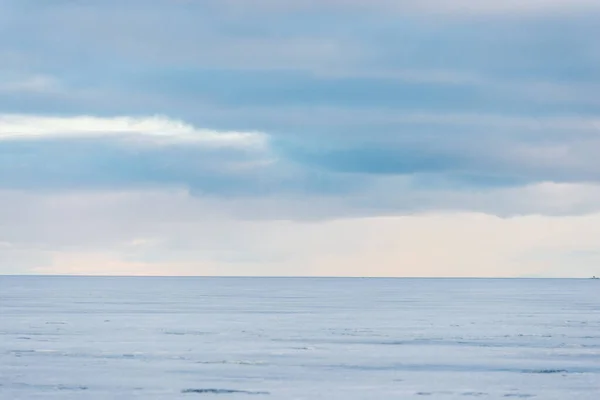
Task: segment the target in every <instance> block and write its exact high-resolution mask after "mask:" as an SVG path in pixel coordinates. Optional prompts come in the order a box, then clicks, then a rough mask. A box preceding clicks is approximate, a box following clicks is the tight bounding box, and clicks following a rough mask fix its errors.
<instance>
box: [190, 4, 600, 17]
mask: <svg viewBox="0 0 600 400" xmlns="http://www.w3.org/2000/svg"><path fill="white" fill-rule="evenodd" d="M194 3H198V2H197V1H195V0H180V4H188V5H190V4H191V5H193V4H194ZM211 3H212V4H214V5H217V4H218V3H224V4H225V5H226V6H227V7H230V8H234V9H242V10H244V11H246V10H252V9H254V10H256V9H257V8H258V9H259V10H270V11H279V12H281V11H287V12H291V11H306V10H311V11H312V10H340V11H346V10H348V9H356V10H363V11H368V10H377V11H386V12H399V13H406V12H419V13H423V12H424V13H436V14H438V13H443V14H448V13H453V14H460V15H461V16H463V17H467V16H469V15H472V14H476V15H481V14H486V15H487V14H492V15H493V14H512V13H520V14H522V13H525V14H529V13H535V14H540V13H542V14H543V13H560V12H568V11H575V12H585V11H589V10H597V9H598V8H600V6H598V3H597V2H595V1H593V0H573V1H569V0H529V1H517V0H507V1H502V2H481V1H478V0H455V1H448V0H423V1H419V2H412V1H408V0H400V1H399V0H373V1H369V2H363V1H361V0H309V1H303V2H296V1H293V0H287V1H278V0H255V1H251V2H248V1H243V0H225V1H219V2H218V3H217V2H216V1H211Z"/></svg>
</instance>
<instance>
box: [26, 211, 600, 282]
mask: <svg viewBox="0 0 600 400" xmlns="http://www.w3.org/2000/svg"><path fill="white" fill-rule="evenodd" d="M224 229H225V231H224V232H225V234H229V235H231V238H232V243H242V244H243V249H242V251H246V252H248V253H252V254H254V256H255V257H256V259H255V260H252V261H247V262H231V261H227V260H219V259H216V258H209V257H207V258H202V257H199V256H197V255H196V256H193V255H191V256H190V257H189V259H187V260H185V261H183V262H182V261H181V260H179V261H177V262H165V261H162V262H156V263H154V262H150V261H139V260H136V259H132V257H131V254H129V253H127V254H129V255H127V254H126V253H124V252H119V251H118V250H111V251H106V252H103V251H91V252H56V253H54V255H53V258H52V263H51V264H50V265H46V266H40V267H38V268H36V269H34V270H33V271H32V272H34V273H42V274H75V275H78V274H83V275H167V276H169V275H172V276H178V275H184V276H186V275H200V276H372V277H385V276H389V277H437V276H440V277H523V276H525V277H527V276H547V277H588V276H591V275H594V274H595V275H600V271H599V268H598V266H599V265H600V253H598V254H595V249H600V214H594V215H587V216H577V217H546V216H523V217H514V218H508V219H503V218H498V217H495V216H490V215H486V214H476V213H460V214H458V213H456V214H450V213H448V214H425V215H414V216H400V217H376V218H349V219H339V220H332V221H320V222H310V223H307V222H289V221H287V222H286V221H233V222H231V221H230V222H229V223H227V226H226V228H224ZM202 241H203V240H202V239H201V238H200V239H199V242H202ZM138 242H139V243H138V247H141V248H143V247H144V246H146V245H147V246H149V247H153V246H156V245H157V244H156V243H152V242H151V241H150V242H148V243H146V242H145V241H143V240H138ZM164 251H165V252H167V253H168V252H169V251H170V250H169V249H164ZM136 254H141V253H136ZM581 255H584V256H583V257H582V256H581ZM261 258H264V261H261Z"/></svg>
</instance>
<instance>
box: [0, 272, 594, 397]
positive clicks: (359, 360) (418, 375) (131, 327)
mask: <svg viewBox="0 0 600 400" xmlns="http://www.w3.org/2000/svg"><path fill="white" fill-rule="evenodd" d="M0 398H1V399H7V400H16V399H27V400H30V399H92V400H95V399H102V400H104V399H136V398H139V399H263V398H264V399H269V400H271V399H286V400H287V399H307V400H308V399H311V400H313V399H333V400H336V399H340V400H342V399H343V400H356V399H365V400H376V399H462V400H469V399H482V400H492V399H504V400H506V399H534V400H537V399H540V400H571V399H577V400H586V399H590V400H592V399H593V400H597V399H598V398H600V283H598V281H597V280H591V279H587V280H575V279H573V280H554V279H337V278H322V279H317V278H314V279H313V278H123V277H121V278H116V277H115V278H112V277H110V278H109V277H103V278H100V277H94V278H92V277H33V276H32V277H16V276H15V277H7V276H4V277H0Z"/></svg>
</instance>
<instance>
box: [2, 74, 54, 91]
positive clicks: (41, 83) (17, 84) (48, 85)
mask: <svg viewBox="0 0 600 400" xmlns="http://www.w3.org/2000/svg"><path fill="white" fill-rule="evenodd" d="M60 88H61V84H60V82H59V80H58V79H56V78H55V77H52V76H49V75H43V74H38V75H28V76H19V77H4V78H3V79H0V93H8V94H18V93H32V94H36V93H37V94H39V93H56V92H57V91H58V90H59V89H60Z"/></svg>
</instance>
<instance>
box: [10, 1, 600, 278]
mask: <svg viewBox="0 0 600 400" xmlns="http://www.w3.org/2000/svg"><path fill="white" fill-rule="evenodd" d="M599 11H600V5H599V3H598V2H597V1H591V0H572V1H564V0H562V1H559V0H531V1H521V2H517V1H513V0H509V1H503V2H485V1H476V0H458V1H443V0H424V1H421V2H409V1H404V0H402V1H391V0H373V1H354V0H349V1H342V0H324V1H313V0H308V1H291V0H290V1H271V0H256V1H241V0H223V1H216V0H215V1H213V0H209V1H195V0H189V1H184V0H182V1H177V2H175V1H172V0H157V1H154V2H151V3H149V2H147V1H141V0H132V1H127V2H122V1H121V2H117V1H114V0H106V1H102V2H99V1H97V2H78V1H64V0H48V1H44V2H42V3H40V2H39V1H33V0H19V1H17V0H0V65H1V67H0V108H1V109H2V110H4V111H3V113H4V114H1V115H0V221H2V224H1V228H2V229H0V249H1V250H2V251H1V252H0V256H1V255H3V257H4V258H1V259H0V262H1V264H2V268H3V271H4V270H5V269H6V268H9V267H4V265H8V264H11V266H10V271H11V272H13V271H25V270H27V271H38V272H44V273H51V272H53V273H65V272H71V273H94V274H96V273H98V274H102V273H119V272H122V273H129V274H145V273H152V274H163V273H164V274H195V273H198V274H254V273H256V274H265V275H280V274H283V275H285V274H317V275H326V274H345V275H348V274H349V275H353V274H357V275H360V274H365V273H370V274H373V275H389V274H397V275H413V274H417V273H423V274H430V275H435V274H438V275H443V274H454V275H471V274H475V275H486V276H487V275H497V276H508V275H510V276H515V275H521V274H538V273H541V274H547V275H551V274H557V275H560V274H564V273H566V272H565V270H564V269H561V268H560V265H559V264H558V261H556V262H555V261H552V262H550V264H552V265H546V264H547V263H548V259H547V257H545V258H544V256H543V254H546V255H548V254H551V255H554V256H556V257H557V258H556V259H557V260H558V259H560V260H563V261H561V262H562V263H565V264H567V263H566V262H565V260H567V259H571V260H576V262H577V263H578V265H580V266H581V268H583V269H582V270H581V271H578V272H577V274H579V273H581V274H584V273H587V272H588V271H589V270H590V268H592V267H591V265H592V261H593V260H594V259H595V258H594V257H593V256H586V257H583V256H582V254H588V255H589V254H592V253H593V247H594V246H597V243H596V242H595V241H594V240H593V237H592V236H593V235H595V234H596V232H595V231H594V229H593V228H592V227H591V225H589V224H592V223H597V222H598V221H597V215H596V214H597V213H598V212H600V209H599V206H598V205H599V204H600V189H599V187H600V186H599V183H600V169H599V167H598V163H597V154H598V150H599V149H600V141H599V140H598V131H599V129H600V125H599V120H600V101H599V100H598V96H597V92H598V90H599V89H600V74H599V70H598V68H597V66H598V65H599V63H600V46H599V45H598V43H599V42H598V41H597V40H596V37H599V36H600V28H599V25H598V23H597V20H598V18H597V16H598V12H599ZM98 21H102V23H100V24H99V23H98ZM157 27H162V28H161V29H157ZM154 115H158V116H154ZM580 215H585V216H586V217H582V218H579V217H577V216H580ZM498 217H502V218H498ZM509 217H510V218H509ZM507 218H508V219H507ZM550 229H554V230H556V232H561V233H560V234H558V233H557V235H556V236H551V237H550V236H547V235H546V236H545V234H546V233H548V230H550ZM380 232H381V235H379V233H380ZM411 232H413V233H414V236H415V239H411ZM519 232H525V233H526V234H523V235H521V234H520V233H519ZM585 235H590V237H587V236H585ZM396 238H398V239H396ZM428 241H429V242H431V245H432V246H433V248H436V249H440V250H439V252H437V253H436V252H433V251H431V248H432V247H431V246H425V245H423V243H429V242H428ZM563 242H564V243H569V245H568V246H561V243H563ZM445 243H448V244H447V245H446V244H445ZM488 243H489V245H488ZM486 246H487V247H486ZM412 248H414V249H416V250H415V251H413V250H411V249H412ZM348 249H350V250H348ZM484 250H485V251H484ZM569 257H571V258H569ZM11 260H12V261H11ZM369 260H370V261H369ZM444 260H450V261H449V262H448V266H447V268H448V269H444V268H446V267H445V266H444V265H443V264H444V262H445V261H444ZM542 260H543V261H542ZM103 264H105V265H106V266H105V267H104V268H103V266H102V265H103ZM365 265H368V266H369V268H375V270H372V269H369V268H366V267H365ZM415 265H423V266H425V267H424V268H425V270H423V271H420V270H417V269H416V267H415ZM482 265H485V267H482ZM546 266H547V268H546ZM36 268H38V269H36ZM478 268H480V269H478ZM503 268H504V269H503ZM553 268H554V269H553ZM573 274H575V272H574V273H573ZM596 274H598V273H596Z"/></svg>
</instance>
